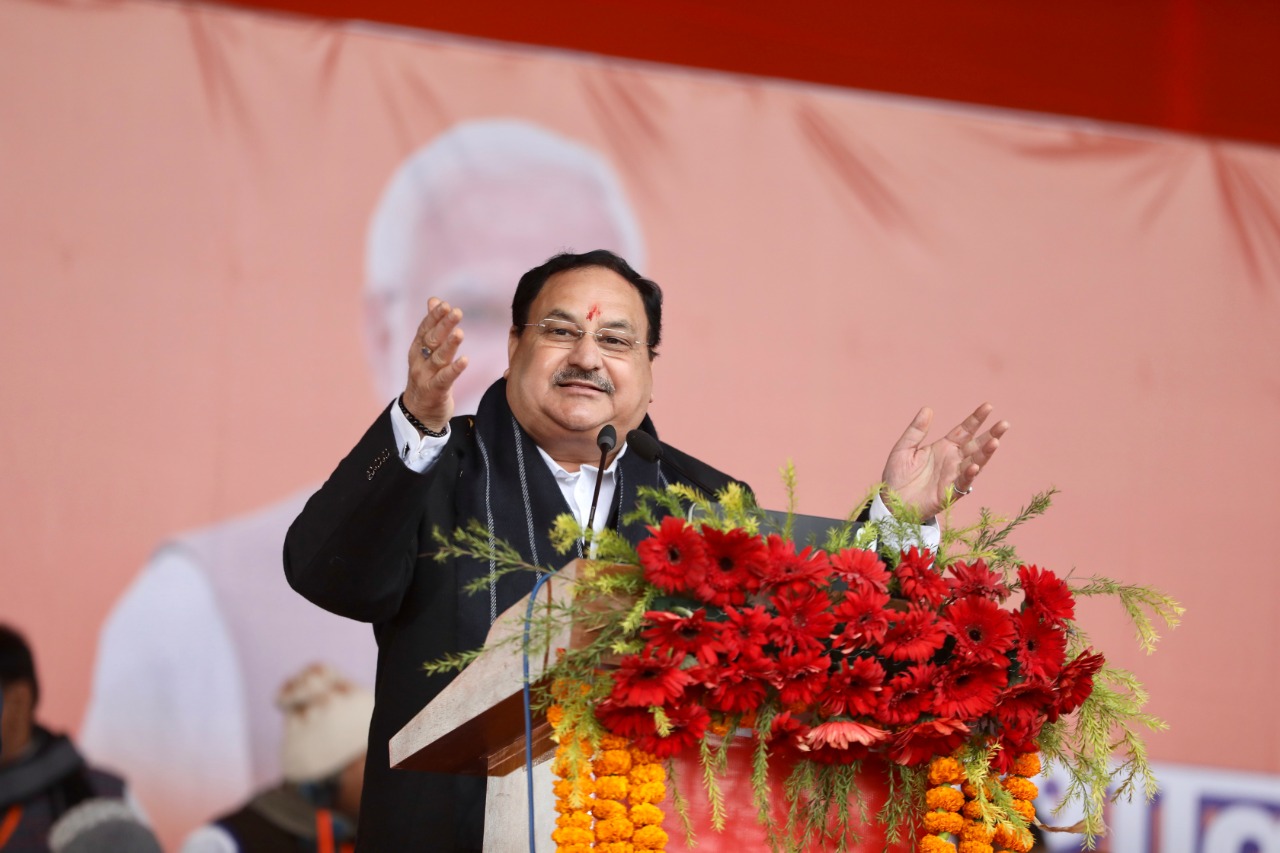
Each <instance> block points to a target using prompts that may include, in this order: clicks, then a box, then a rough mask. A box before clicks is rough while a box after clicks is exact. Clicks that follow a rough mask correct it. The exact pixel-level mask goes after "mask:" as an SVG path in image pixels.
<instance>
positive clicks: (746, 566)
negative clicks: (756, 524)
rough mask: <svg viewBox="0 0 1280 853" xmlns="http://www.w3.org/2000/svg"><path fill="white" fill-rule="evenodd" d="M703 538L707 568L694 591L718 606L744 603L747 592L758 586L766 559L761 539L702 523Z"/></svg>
mask: <svg viewBox="0 0 1280 853" xmlns="http://www.w3.org/2000/svg"><path fill="white" fill-rule="evenodd" d="M702 538H703V542H704V543H705V544H706V550H707V570H706V574H705V575H704V578H703V581H702V583H701V584H699V585H698V587H697V588H696V589H694V590H693V592H694V594H695V595H697V596H698V598H699V599H701V600H702V601H705V602H707V603H708V604H711V605H714V606H716V607H721V608H723V607H729V606H731V605H739V604H743V603H745V602H746V600H747V596H748V595H749V594H751V593H753V592H755V591H756V590H758V589H759V588H760V584H761V576H762V575H763V574H764V571H765V564H766V563H767V562H768V551H767V550H766V549H765V546H764V542H762V541H761V540H760V537H759V536H752V535H751V534H750V533H747V532H746V531H745V530H742V529H739V528H735V529H733V530H730V531H727V532H725V531H720V530H716V529H715V528H714V527H708V526H707V525H705V524H704V525H703V526H702Z"/></svg>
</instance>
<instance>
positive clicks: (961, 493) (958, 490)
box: [951, 483, 973, 498]
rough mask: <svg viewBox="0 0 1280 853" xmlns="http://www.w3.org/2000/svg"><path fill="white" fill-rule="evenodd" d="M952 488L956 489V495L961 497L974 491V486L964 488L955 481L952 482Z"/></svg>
mask: <svg viewBox="0 0 1280 853" xmlns="http://www.w3.org/2000/svg"><path fill="white" fill-rule="evenodd" d="M951 488H952V489H954V490H955V493H956V497H961V498H962V497H964V496H965V495H967V494H969V493H970V492H972V491H973V486H970V487H969V488H967V489H962V488H960V487H959V486H958V485H956V484H955V483H952V484H951Z"/></svg>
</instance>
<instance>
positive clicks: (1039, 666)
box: [1013, 610, 1067, 680]
mask: <svg viewBox="0 0 1280 853" xmlns="http://www.w3.org/2000/svg"><path fill="white" fill-rule="evenodd" d="M1013 624H1014V627H1015V628H1016V630H1017V635H1018V647H1017V648H1018V665H1019V666H1020V667H1021V669H1022V674H1023V675H1024V676H1025V677H1027V678H1032V679H1044V680H1048V679H1052V678H1054V677H1055V676H1056V675H1057V674H1058V672H1059V671H1060V670H1061V669H1062V662H1063V660H1064V659H1065V657H1066V654H1067V635H1066V632H1064V631H1063V630H1062V629H1061V628H1059V627H1057V626H1055V625H1051V624H1049V623H1047V622H1042V621H1040V615H1039V614H1038V613H1037V612H1036V611H1035V610H1023V611H1021V612H1019V613H1016V614H1014V619H1013Z"/></svg>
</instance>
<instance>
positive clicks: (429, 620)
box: [284, 408, 731, 853]
mask: <svg viewBox="0 0 1280 853" xmlns="http://www.w3.org/2000/svg"><path fill="white" fill-rule="evenodd" d="M646 425H648V423H647V419H646ZM648 428H650V429H651V425H648ZM475 429H476V425H475V423H474V419H473V418H472V417H470V416H464V417H458V418H454V419H453V421H451V423H450V431H451V435H450V438H449V440H448V442H447V444H446V445H445V448H444V451H443V453H442V455H441V456H440V458H439V459H437V460H436V462H435V463H434V464H433V465H432V467H431V468H430V469H429V470H428V471H427V472H425V473H422V474H419V473H416V472H414V471H412V470H410V469H409V468H407V467H406V466H405V465H404V464H403V463H402V462H401V461H400V458H399V455H398V452H397V448H396V447H395V435H394V431H393V428H392V425H391V416H390V409H389V408H388V410H387V411H385V412H384V413H383V414H382V416H381V417H379V418H378V420H377V421H376V422H375V423H374V424H373V426H372V427H370V428H369V430H368V431H367V432H366V433H365V435H364V437H363V438H361V439H360V442H359V443H358V444H357V445H356V447H355V449H353V450H352V451H351V452H350V453H349V454H348V455H347V457H346V458H345V459H343V460H342V462H341V463H339V465H338V467H337V469H336V470H335V471H334V472H333V474H332V476H330V477H329V479H328V481H326V482H325V484H324V485H323V486H322V487H321V488H320V490H319V491H318V492H317V493H316V494H315V495H314V496H313V497H312V498H311V499H310V500H309V501H308V502H307V505H306V507H305V508H304V509H303V511H302V513H301V514H300V515H299V516H298V518H297V520H296V521H295V522H294V523H293V525H292V527H290V529H289V533H288V535H287V537H286V540H285V549H284V567H285V574H286V576H287V578H288V580H289V583H290V585H291V586H292V587H293V588H294V589H295V590H297V591H298V592H300V593H301V594H302V595H304V596H306V597H307V598H308V599H309V600H311V601H312V602H314V603H315V604H318V605H320V606H321V607H324V608H325V609H327V610H330V611H332V612H334V613H337V614H339V615H342V616H346V617H349V618H351V619H358V620H361V621H365V622H371V623H373V626H374V634H375V637H376V639H377V643H378V671H377V678H376V683H375V697H376V705H375V708H374V713H373V721H372V723H371V725H370V731H369V752H368V758H367V765H366V770H365V787H364V794H363V799H362V805H361V820H360V831H359V841H358V849H359V850H360V851H361V853H370V851H374V853H382V851H386V853H392V851H413V850H423V851H427V850H430V851H435V853H454V851H458V852H459V853H460V852H461V851H470V850H476V851H479V850H480V848H481V843H482V839H483V808H484V793H483V792H484V780H483V779H475V778H470V777H455V776H447V775H442V774H431V773H421V772H413V771H403V770H391V769H389V759H388V748H387V743H388V741H389V740H390V738H391V737H392V736H393V735H394V734H395V733H396V732H397V731H399V730H400V729H401V728H402V727H403V726H404V725H405V723H407V722H408V721H409V720H410V719H411V718H412V717H413V716H414V715H415V714H417V713H418V711H420V710H421V709H422V708H423V707H424V706H425V705H426V704H427V703H428V702H430V701H431V700H432V699H433V698H434V697H435V696H436V694H438V693H439V692H440V690H442V689H443V688H444V686H445V685H446V684H447V683H448V682H449V681H450V680H452V677H453V676H450V675H438V676H431V677H427V676H426V675H424V674H423V672H422V664H423V663H424V662H425V661H428V660H435V659H438V658H440V657H443V656H444V655H446V654H449V653H451V652H458V651H463V650H465V649H463V648H462V647H461V644H460V642H459V640H458V628H459V625H458V622H459V617H458V614H459V611H460V609H461V607H462V606H463V598H464V595H463V593H462V591H461V589H460V586H461V584H460V583H459V580H458V578H457V577H456V572H454V571H451V570H450V568H449V566H448V564H445V563H440V562H437V561H435V560H434V559H433V554H432V550H431V543H432V537H431V531H432V529H433V528H437V527H438V528H440V529H443V530H450V529H452V528H454V527H455V526H456V525H457V524H458V523H460V522H462V521H465V519H459V518H457V512H456V504H457V502H456V501H455V492H456V490H457V489H458V488H459V483H460V479H459V478H460V475H461V474H462V473H463V472H464V471H466V470H467V466H466V464H465V462H466V460H467V457H468V455H471V454H476V453H477V443H476V436H475ZM664 454H665V455H667V456H668V458H674V459H675V461H676V463H677V464H678V465H679V466H680V467H681V468H683V469H684V470H686V471H688V472H689V473H690V474H692V475H693V476H694V477H696V478H697V479H698V480H700V481H701V482H704V483H706V484H707V485H709V486H711V487H713V488H716V489H719V488H721V487H723V486H724V485H726V484H727V483H729V482H731V478H729V477H728V476H727V475H725V474H723V473H721V472H720V471H717V470H715V469H714V468H711V467H710V466H707V465H706V464H704V463H702V462H700V461H698V460H697V459H694V458H693V457H691V456H688V455H687V454H684V453H681V452H680V451H678V450H676V449H675V448H671V447H668V446H664ZM535 469H536V470H535ZM663 473H664V476H665V477H666V478H667V479H669V480H672V481H676V480H682V479H683V478H681V477H679V476H677V475H675V474H674V473H673V472H671V471H668V470H667V469H665V468H664V470H663ZM543 475H545V476H546V477H548V478H551V477H552V475H551V473H550V471H548V470H547V468H546V466H545V465H544V464H542V462H541V459H538V460H536V461H534V462H533V463H532V465H531V466H530V476H539V477H540V476H543ZM564 511H567V507H566V508H565V509H564ZM611 523H616V520H614V519H611Z"/></svg>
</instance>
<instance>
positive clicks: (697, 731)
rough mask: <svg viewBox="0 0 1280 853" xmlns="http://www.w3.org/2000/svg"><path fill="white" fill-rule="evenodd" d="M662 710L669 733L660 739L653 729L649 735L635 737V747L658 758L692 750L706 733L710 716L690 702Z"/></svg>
mask: <svg viewBox="0 0 1280 853" xmlns="http://www.w3.org/2000/svg"><path fill="white" fill-rule="evenodd" d="M662 710H663V711H664V712H665V713H666V715H667V720H668V721H669V722H670V723H671V732H670V733H669V734H667V735H666V736H665V737H662V736H659V735H658V733H657V730H656V728H655V730H654V732H653V733H651V734H647V735H637V736H636V737H635V738H634V741H635V745H636V746H637V747H638V748H640V749H642V750H644V751H645V752H652V753H653V754H654V755H656V756H657V757H658V758H670V757H671V756H673V755H679V754H680V753H682V752H684V751H685V750H687V749H690V748H692V747H693V746H694V745H695V744H696V743H698V741H700V740H702V736H703V735H704V734H706V733H707V724H708V723H710V722H711V714H710V713H709V712H708V711H707V709H706V708H704V707H702V706H701V705H699V704H697V703H695V702H690V703H687V704H681V705H673V706H669V707H666V708H663V709H662Z"/></svg>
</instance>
